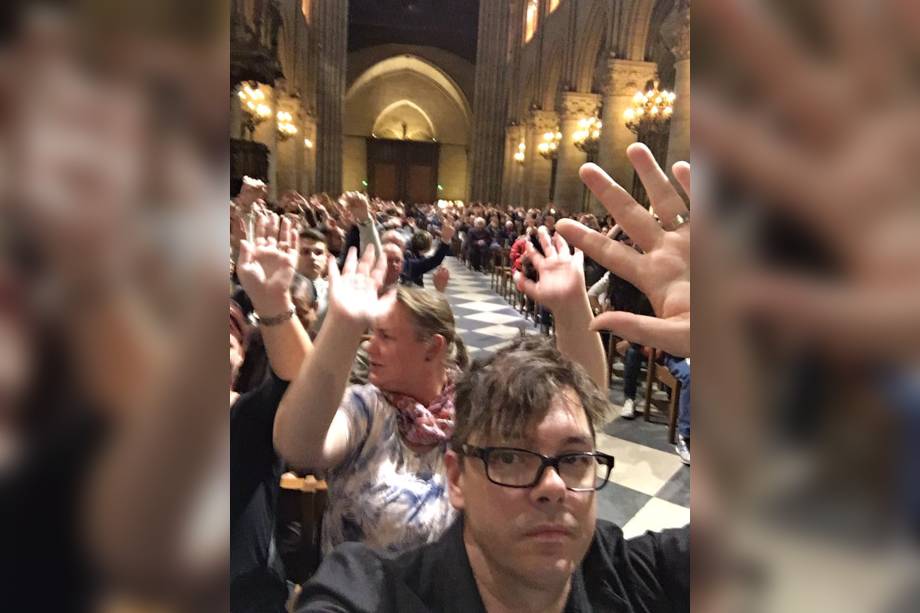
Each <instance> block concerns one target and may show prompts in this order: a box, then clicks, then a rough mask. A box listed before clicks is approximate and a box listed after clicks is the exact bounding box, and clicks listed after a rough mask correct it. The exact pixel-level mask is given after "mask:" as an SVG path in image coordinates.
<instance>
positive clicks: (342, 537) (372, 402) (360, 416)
mask: <svg viewBox="0 0 920 613" xmlns="http://www.w3.org/2000/svg"><path fill="white" fill-rule="evenodd" d="M339 410H340V411H342V412H344V414H345V415H346V416H347V417H348V424H349V433H350V434H349V438H348V451H347V454H346V458H345V461H344V462H342V463H341V464H340V465H339V466H337V467H335V468H334V469H332V470H330V471H329V472H328V473H327V474H326V481H327V483H328V484H329V490H328V496H329V498H328V503H327V507H326V512H325V515H324V517H323V534H322V549H323V553H324V554H326V553H328V552H329V551H331V550H332V549H333V548H334V547H336V546H337V545H340V544H341V543H344V542H346V541H358V542H361V543H364V544H365V545H367V546H369V547H371V548H373V549H376V550H378V551H385V552H392V553H401V552H404V551H408V550H409V549H413V548H415V547H418V546H421V545H424V544H426V543H430V542H433V541H435V540H437V539H438V538H439V537H440V536H441V534H442V533H443V532H444V531H445V530H447V528H448V527H449V526H450V525H451V523H453V521H454V519H455V518H456V511H455V510H454V508H453V507H452V506H451V505H450V502H449V501H448V499H447V476H446V470H445V466H444V453H445V451H446V449H447V445H446V444H441V445H438V446H437V447H434V448H433V449H431V450H430V451H427V452H424V453H422V454H419V453H417V452H415V451H413V450H412V449H411V448H409V447H408V446H407V445H406V443H405V442H404V441H403V438H402V436H400V434H399V429H398V426H397V422H396V409H395V408H394V407H393V406H391V405H390V404H389V402H387V400H386V398H385V397H384V395H383V393H382V392H381V391H380V390H379V389H378V388H377V387H376V386H374V385H370V384H368V385H352V386H351V387H349V388H348V389H347V390H346V391H345V396H344V399H343V400H342V405H341V406H340V407H339Z"/></svg>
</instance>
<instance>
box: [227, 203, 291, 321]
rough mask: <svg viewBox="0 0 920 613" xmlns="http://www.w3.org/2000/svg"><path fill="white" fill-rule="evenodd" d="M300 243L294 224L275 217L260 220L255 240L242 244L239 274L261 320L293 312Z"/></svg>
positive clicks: (285, 219)
mask: <svg viewBox="0 0 920 613" xmlns="http://www.w3.org/2000/svg"><path fill="white" fill-rule="evenodd" d="M297 241H298V237H297V231H296V229H294V228H293V224H292V223H291V220H290V219H288V218H286V217H285V218H283V219H280V220H279V218H278V216H277V215H275V214H274V213H272V214H268V215H262V216H260V217H259V220H258V221H257V223H256V226H255V234H254V236H253V237H252V239H251V240H241V241H240V257H239V261H238V262H237V266H236V274H237V276H238V277H239V279H240V283H241V284H242V286H243V289H244V290H246V294H247V295H248V296H249V298H250V299H251V300H252V304H253V306H254V307H255V309H256V312H257V313H258V314H259V315H260V316H261V317H274V316H276V315H280V314H282V313H284V312H285V311H287V310H288V309H290V308H291V304H292V303H291V296H290V287H291V281H292V280H293V279H294V271H295V269H296V267H297Z"/></svg>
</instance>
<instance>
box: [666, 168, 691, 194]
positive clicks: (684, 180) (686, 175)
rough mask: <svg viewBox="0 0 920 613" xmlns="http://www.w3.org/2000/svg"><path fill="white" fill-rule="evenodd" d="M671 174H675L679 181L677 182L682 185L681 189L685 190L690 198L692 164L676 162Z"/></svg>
mask: <svg viewBox="0 0 920 613" xmlns="http://www.w3.org/2000/svg"><path fill="white" fill-rule="evenodd" d="M671 172H673V173H674V178H675V179H677V182H678V183H679V184H680V188H681V189H682V190H684V193H685V194H687V198H690V197H691V196H690V164H689V162H675V163H674V165H673V166H671Z"/></svg>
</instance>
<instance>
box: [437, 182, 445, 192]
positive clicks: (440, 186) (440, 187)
mask: <svg viewBox="0 0 920 613" xmlns="http://www.w3.org/2000/svg"><path fill="white" fill-rule="evenodd" d="M438 191H439V192H443V191H444V186H443V185H441V184H440V183H438Z"/></svg>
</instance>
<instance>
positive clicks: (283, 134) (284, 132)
mask: <svg viewBox="0 0 920 613" xmlns="http://www.w3.org/2000/svg"><path fill="white" fill-rule="evenodd" d="M296 134H297V126H295V125H294V116H293V115H292V114H291V113H288V112H287V111H278V138H280V139H281V140H283V141H285V140H287V139H289V138H291V137H292V136H295V135H296Z"/></svg>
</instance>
